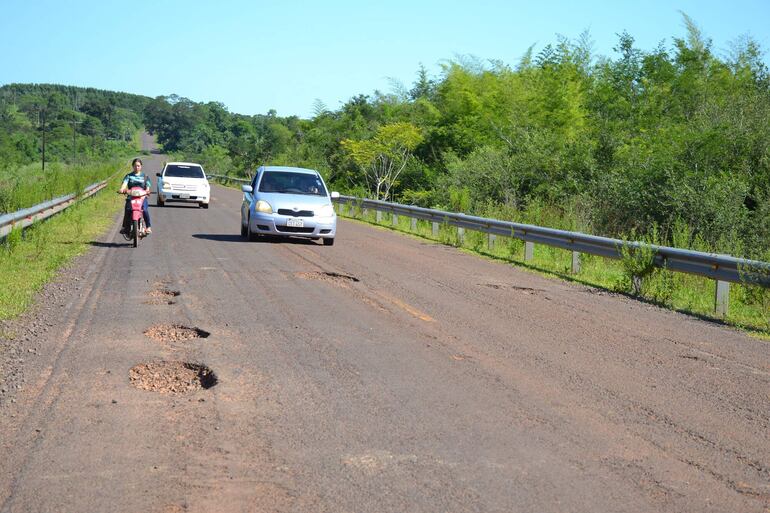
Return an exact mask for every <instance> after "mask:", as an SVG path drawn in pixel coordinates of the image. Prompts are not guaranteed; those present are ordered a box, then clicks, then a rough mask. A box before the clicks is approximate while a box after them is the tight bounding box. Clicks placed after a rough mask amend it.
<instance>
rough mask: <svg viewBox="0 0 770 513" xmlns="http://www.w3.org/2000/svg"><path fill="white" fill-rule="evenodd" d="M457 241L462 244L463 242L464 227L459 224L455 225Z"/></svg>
mask: <svg viewBox="0 0 770 513" xmlns="http://www.w3.org/2000/svg"><path fill="white" fill-rule="evenodd" d="M457 241H458V242H459V243H460V245H461V246H462V245H463V243H464V242H465V228H462V227H460V226H458V227H457Z"/></svg>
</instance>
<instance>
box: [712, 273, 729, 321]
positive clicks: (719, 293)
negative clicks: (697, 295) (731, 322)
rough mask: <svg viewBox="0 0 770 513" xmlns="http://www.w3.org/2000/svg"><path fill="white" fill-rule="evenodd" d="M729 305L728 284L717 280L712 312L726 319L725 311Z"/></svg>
mask: <svg viewBox="0 0 770 513" xmlns="http://www.w3.org/2000/svg"><path fill="white" fill-rule="evenodd" d="M729 303H730V282H729V281H720V280H717V290H716V297H715V299H714V310H715V311H716V314H717V315H719V316H720V317H727V309H728V306H729Z"/></svg>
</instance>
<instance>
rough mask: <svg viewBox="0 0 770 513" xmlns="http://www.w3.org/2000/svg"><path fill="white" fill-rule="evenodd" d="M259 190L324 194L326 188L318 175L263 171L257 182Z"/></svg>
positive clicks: (314, 194)
mask: <svg viewBox="0 0 770 513" xmlns="http://www.w3.org/2000/svg"><path fill="white" fill-rule="evenodd" d="M259 192H275V193H283V194H308V195H311V196H326V188H325V187H324V184H323V182H322V181H321V178H320V177H319V176H318V175H311V174H308V173H287V172H284V171H265V173H264V174H263V175H262V180H260V182H259Z"/></svg>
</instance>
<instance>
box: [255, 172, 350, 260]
mask: <svg viewBox="0 0 770 513" xmlns="http://www.w3.org/2000/svg"><path fill="white" fill-rule="evenodd" d="M242 189H243V203H242V204H241V235H242V236H244V237H247V238H248V239H249V240H256V238H257V237H258V236H260V235H282V236H292V237H306V238H311V239H322V240H323V243H324V245H325V246H331V245H332V244H334V237H335V235H336V234H337V214H336V213H335V212H334V207H333V206H332V198H339V196H340V195H339V193H338V192H332V193H331V194H329V192H328V190H327V189H326V184H325V183H324V181H323V178H321V175H320V174H319V173H318V171H314V170H312V169H304V168H300V167H284V166H262V167H260V168H259V169H257V172H256V174H255V175H254V178H253V179H252V180H251V184H250V185H244V186H242Z"/></svg>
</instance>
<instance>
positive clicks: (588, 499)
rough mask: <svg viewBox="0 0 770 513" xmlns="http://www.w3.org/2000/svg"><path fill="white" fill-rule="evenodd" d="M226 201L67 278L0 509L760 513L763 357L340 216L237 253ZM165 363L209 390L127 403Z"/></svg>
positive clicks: (768, 383)
mask: <svg viewBox="0 0 770 513" xmlns="http://www.w3.org/2000/svg"><path fill="white" fill-rule="evenodd" d="M161 159H162V156H161V155H157V154H153V155H150V156H148V157H147V158H145V159H144V160H145V166H144V167H145V171H149V172H150V173H152V175H154V172H155V171H157V170H158V169H159V165H160V164H159V163H160V160H161ZM153 181H154V176H153ZM240 201H241V194H240V193H239V192H238V191H236V190H234V189H226V188H223V187H219V186H215V187H214V189H213V199H212V204H211V208H210V209H209V210H203V209H198V208H195V207H191V206H175V207H173V206H172V207H165V208H158V207H154V206H153V208H151V209H150V210H151V214H152V220H153V229H154V233H153V235H152V236H151V237H149V238H148V239H146V240H144V241H142V243H141V244H140V247H139V248H137V249H133V248H131V247H129V246H128V245H127V244H126V243H125V241H123V239H122V238H121V236H120V235H119V234H118V233H117V230H118V228H119V226H118V223H117V221H116V224H115V227H114V228H113V229H112V230H111V231H110V233H108V234H107V235H106V236H105V238H104V239H103V240H102V241H97V242H95V244H94V247H93V249H92V250H91V251H90V253H89V254H88V255H87V256H86V257H85V258H83V259H81V260H80V261H79V263H78V264H77V266H76V270H77V273H76V274H77V277H76V278H72V280H75V279H76V280H77V282H76V283H77V285H76V286H72V285H71V284H70V285H67V286H65V287H64V288H65V289H67V290H66V291H65V292H63V293H62V294H63V296H62V297H61V298H60V299H57V302H60V308H57V310H56V314H55V315H52V316H51V323H52V325H53V328H52V329H51V330H49V331H48V332H47V334H46V335H45V339H44V340H41V341H38V342H39V343H40V346H41V347H42V348H44V350H43V351H42V352H41V355H40V356H38V357H37V358H34V359H33V360H34V361H33V362H31V363H29V368H28V369H27V373H28V379H27V380H26V383H27V385H26V386H25V387H24V388H23V389H22V390H20V391H19V392H18V393H16V395H15V402H14V403H10V402H7V401H6V402H5V403H3V405H2V406H1V407H0V413H2V415H0V433H1V434H2V442H0V461H2V462H3V463H2V464H0V467H1V468H2V470H1V471H0V511H2V512H38V511H40V512H42V511H67V512H80V511H83V512H85V511H127V512H128V511H149V512H175V511H196V512H197V511H200V512H212V511H227V512H231V511H280V512H284V511H286V512H289V511H292V512H316V511H318V512H326V511H328V512H368V511H371V512H403V511H410V512H423V511H424V512H439V511H441V512H444V511H446V512H482V511H483V512H513V511H537V512H567V511H569V512H602V511H606V512H683V511H693V512H708V511H713V512H739V511H740V512H767V511H770V435H769V433H770V406H769V405H770V352H769V351H768V343H767V342H764V341H761V340H757V339H754V338H751V337H748V336H746V335H744V334H742V333H739V332H737V331H735V330H731V329H728V328H725V327H723V326H719V325H717V324H715V323H710V322H705V321H702V320H698V319H696V318H693V317H689V316H686V315H682V314H678V313H675V312H670V311H665V310H662V309H659V308H656V307H653V306H650V305H647V304H645V303H642V302H638V301H635V300H632V299H628V298H625V297H623V296H618V295H614V294H609V293H605V292H602V291H597V290H594V289H590V288H587V287H584V286H581V285H578V284H571V283H565V282H561V281H558V280H555V279H549V278H547V277H543V276H540V275H537V274H534V273H531V272H527V271H524V270H521V269H517V268H515V267H512V266H510V265H507V264H505V263H501V262H495V261H490V260H486V259H482V258H478V257H475V256H473V255H469V254H466V253H463V252H461V251H458V250H456V249H454V248H450V247H445V246H441V245H437V244H434V243H431V242H428V241H424V240H421V239H418V238H413V237H410V236H405V235H402V234H398V233H394V232H391V231H389V230H387V229H383V228H376V227H372V226H368V225H364V224H360V223H356V222H351V221H345V220H341V221H340V223H339V228H338V236H337V242H336V244H335V245H334V246H333V247H324V246H322V245H321V244H319V243H315V242H303V241H284V242H281V241H263V242H253V243H249V242H246V241H245V240H243V239H242V238H241V237H240V236H239V229H238V223H239V210H238V209H239V205H240ZM153 203H154V201H153ZM73 283H74V281H73ZM164 290H167V291H170V292H178V293H179V294H178V295H177V296H169V297H168V300H169V301H171V302H172V303H173V304H169V302H168V301H166V300H165V298H164V297H163V296H160V297H159V295H158V293H159V292H161V291H164ZM167 324H178V325H181V326H185V327H189V328H197V329H199V330H202V331H205V332H207V333H208V336H207V337H206V338H195V339H187V340H182V339H176V340H170V341H159V340H156V339H153V338H151V337H149V336H147V335H145V332H146V331H148V330H150V334H163V329H162V328H158V326H160V325H167ZM153 327H155V329H154V330H153ZM203 334H204V335H205V334H206V333H203ZM157 362H186V363H195V364H202V365H205V366H207V367H208V368H210V369H211V370H212V371H213V372H214V373H215V374H216V379H217V383H216V385H215V386H212V387H210V388H207V389H199V390H192V391H189V392H186V393H161V392H158V391H152V390H144V389H140V388H137V387H136V386H132V381H131V376H132V375H133V374H132V369H134V370H136V369H141V368H142V367H137V366H141V365H143V364H148V363H149V364H155V363H157ZM162 378H163V376H155V380H156V382H159V381H160V380H162ZM209 384H210V383H209Z"/></svg>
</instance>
